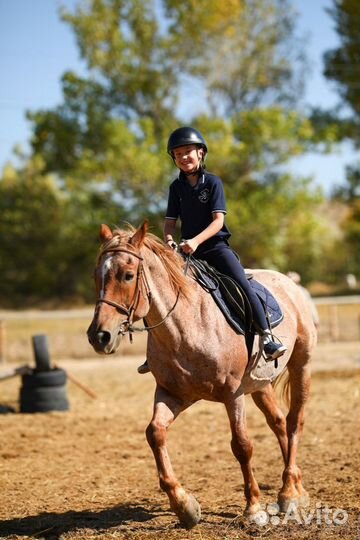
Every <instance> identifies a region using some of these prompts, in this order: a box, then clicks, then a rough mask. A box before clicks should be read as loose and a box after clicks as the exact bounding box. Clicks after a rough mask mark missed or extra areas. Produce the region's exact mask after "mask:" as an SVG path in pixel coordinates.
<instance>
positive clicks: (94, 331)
mask: <svg viewBox="0 0 360 540" xmlns="http://www.w3.org/2000/svg"><path fill="white" fill-rule="evenodd" d="M147 229H148V224H147V222H144V223H143V225H142V226H141V227H139V229H137V230H136V231H135V232H134V233H133V234H132V235H131V234H129V233H126V234H125V233H124V231H117V230H115V231H114V232H112V231H111V230H110V228H109V227H108V226H107V225H101V228H100V241H101V248H100V253H99V256H98V260H97V264H96V268H95V287H96V294H97V300H96V306H95V312H94V317H93V320H92V322H91V324H90V326H89V328H88V331H87V335H88V339H89V342H90V344H91V345H92V346H93V347H94V349H95V351H96V352H98V353H104V354H111V353H114V352H115V351H116V350H117V348H118V346H119V344H120V341H121V338H122V336H124V335H125V334H126V332H129V331H130V332H131V326H132V324H133V322H135V321H137V320H139V319H142V318H143V317H145V315H146V314H147V312H148V310H149V307H150V303H149V298H148V292H147V288H146V281H145V279H144V273H143V264H142V261H143V257H142V255H141V248H142V246H143V243H144V238H145V236H146V232H147Z"/></svg>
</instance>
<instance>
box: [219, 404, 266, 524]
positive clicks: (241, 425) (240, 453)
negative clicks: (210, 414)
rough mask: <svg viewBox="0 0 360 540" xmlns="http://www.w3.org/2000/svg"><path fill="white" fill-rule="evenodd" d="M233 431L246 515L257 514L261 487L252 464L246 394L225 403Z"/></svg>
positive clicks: (232, 442)
mask: <svg viewBox="0 0 360 540" xmlns="http://www.w3.org/2000/svg"><path fill="white" fill-rule="evenodd" d="M225 406H226V410H227V414H228V417H229V420H230V427H231V433H232V439H231V448H232V451H233V454H234V456H235V457H236V459H237V460H238V462H239V463H240V467H241V470H242V473H243V477H244V494H245V498H246V508H245V514H246V515H250V516H251V515H253V514H256V513H257V512H258V511H259V510H260V508H261V507H260V503H259V498H260V489H259V486H258V483H257V481H256V479H255V476H254V472H253V470H252V466H251V457H252V453H253V445H252V442H251V441H250V439H249V437H248V434H247V431H246V412H245V396H244V395H243V394H242V395H240V396H238V397H236V398H235V399H234V400H231V401H229V402H226V403H225Z"/></svg>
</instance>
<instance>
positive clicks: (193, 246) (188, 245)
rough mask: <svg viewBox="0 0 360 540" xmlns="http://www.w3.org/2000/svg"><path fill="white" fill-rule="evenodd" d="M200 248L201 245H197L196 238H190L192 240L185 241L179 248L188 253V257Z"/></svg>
mask: <svg viewBox="0 0 360 540" xmlns="http://www.w3.org/2000/svg"><path fill="white" fill-rule="evenodd" d="M198 247H199V244H198V243H197V241H196V240H194V238H190V240H183V241H182V242H181V243H180V244H179V248H180V249H181V250H182V251H183V252H184V253H186V255H191V254H192V253H194V252H195V251H196V250H197V248H198Z"/></svg>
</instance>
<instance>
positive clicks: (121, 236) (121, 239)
mask: <svg viewBox="0 0 360 540" xmlns="http://www.w3.org/2000/svg"><path fill="white" fill-rule="evenodd" d="M135 231H136V229H135V228H134V227H133V226H132V225H130V224H127V229H126V230H123V229H120V228H116V229H114V230H113V237H112V238H111V239H110V240H108V241H107V242H105V243H104V244H102V245H101V247H100V251H99V254H98V259H97V261H98V262H99V260H100V258H101V256H102V254H103V253H104V252H106V251H111V249H114V248H115V249H116V248H118V247H120V246H124V247H125V246H129V245H131V244H130V239H131V237H132V235H133V234H134V233H135ZM144 246H145V247H146V248H147V249H149V250H150V251H151V252H152V253H153V254H154V255H155V256H156V257H157V258H158V259H160V261H161V263H162V265H163V266H164V268H165V270H166V272H167V273H168V275H169V279H170V284H171V287H172V289H173V290H174V292H175V293H176V294H178V293H180V294H182V295H184V296H185V297H188V296H189V292H190V282H189V279H188V278H187V277H186V275H185V273H184V267H185V262H184V260H183V258H182V257H181V256H180V255H179V254H178V253H176V252H175V251H174V250H172V249H169V248H168V246H167V245H166V244H165V243H164V242H163V241H162V240H161V239H160V238H158V237H157V236H156V235H155V234H152V233H149V232H148V233H146V235H145V238H144Z"/></svg>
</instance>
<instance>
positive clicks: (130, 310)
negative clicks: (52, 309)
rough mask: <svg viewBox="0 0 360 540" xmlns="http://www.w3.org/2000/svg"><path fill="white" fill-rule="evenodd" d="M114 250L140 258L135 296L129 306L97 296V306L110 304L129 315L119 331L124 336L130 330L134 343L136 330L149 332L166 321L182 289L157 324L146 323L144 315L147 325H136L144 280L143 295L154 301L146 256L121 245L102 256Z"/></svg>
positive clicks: (105, 250) (106, 251)
mask: <svg viewBox="0 0 360 540" xmlns="http://www.w3.org/2000/svg"><path fill="white" fill-rule="evenodd" d="M113 252H119V253H129V254H130V255H133V256H134V257H136V258H137V259H139V265H138V270H137V275H136V286H135V292H134V296H133V299H132V301H131V303H130V306H129V307H127V306H124V305H123V304H119V303H118V302H115V301H114V300H108V299H107V298H97V300H96V306H97V305H98V304H100V303H104V304H108V305H109V306H112V307H113V308H115V309H116V310H117V311H118V312H119V313H122V314H123V315H126V316H127V319H126V320H125V321H124V322H123V323H121V325H120V328H119V332H118V333H119V334H121V335H123V336H124V335H125V334H126V333H127V332H128V333H129V339H130V342H131V343H132V334H133V333H134V332H148V331H149V330H153V329H154V328H157V327H158V326H161V325H162V324H163V323H164V322H165V320H166V319H167V318H168V317H169V315H170V314H171V313H172V312H173V311H174V309H175V308H176V305H177V303H178V300H179V296H180V290H179V291H178V293H177V295H176V299H175V303H174V305H173V306H172V307H171V308H170V309H169V311H168V312H167V314H166V315H165V317H164V318H163V319H161V321H159V322H158V323H156V324H153V325H151V326H149V325H148V324H147V323H146V319H145V317H143V320H144V323H145V326H144V327H138V326H134V324H133V320H134V315H135V312H136V309H137V307H138V305H139V302H140V297H141V294H142V288H141V282H143V283H144V286H145V295H143V296H144V298H145V296H146V297H147V299H148V301H149V306H151V302H152V295H151V290H150V287H149V283H148V280H147V278H146V274H145V272H144V267H143V260H144V258H143V257H142V256H141V255H140V254H139V253H136V252H135V251H132V250H130V249H125V248H121V247H112V248H109V249H104V251H103V252H102V253H101V256H102V255H103V254H104V253H113Z"/></svg>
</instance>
